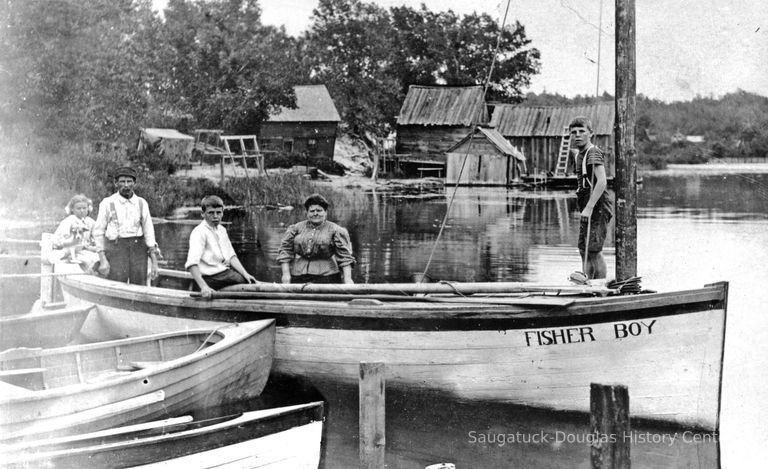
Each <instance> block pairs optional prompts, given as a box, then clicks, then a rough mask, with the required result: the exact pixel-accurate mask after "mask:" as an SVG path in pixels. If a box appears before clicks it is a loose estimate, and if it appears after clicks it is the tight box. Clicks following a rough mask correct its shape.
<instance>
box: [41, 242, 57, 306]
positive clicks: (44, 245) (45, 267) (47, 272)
mask: <svg viewBox="0 0 768 469" xmlns="http://www.w3.org/2000/svg"><path fill="white" fill-rule="evenodd" d="M52 250H53V234H52V233H43V235H42V237H41V239H40V306H42V307H43V308H45V307H46V306H48V305H50V304H53V303H54V302H55V299H56V298H55V290H54V287H55V285H56V279H55V278H54V276H53V264H51V263H50V262H49V259H50V258H51V251H52Z"/></svg>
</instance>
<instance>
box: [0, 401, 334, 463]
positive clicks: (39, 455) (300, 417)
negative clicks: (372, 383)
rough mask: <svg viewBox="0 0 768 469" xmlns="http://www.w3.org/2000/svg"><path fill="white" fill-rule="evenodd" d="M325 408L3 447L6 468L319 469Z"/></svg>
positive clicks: (0, 459) (0, 457)
mask: <svg viewBox="0 0 768 469" xmlns="http://www.w3.org/2000/svg"><path fill="white" fill-rule="evenodd" d="M322 432H323V403H322V402H313V403H309V404H302V405H294V406H287V407H279V408H275V409H266V410H255V411H249V412H245V413H242V414H239V415H232V416H224V417H217V418H211V419H206V420H203V421H200V422H196V421H191V417H179V418H174V419H168V420H164V421H157V422H148V423H144V424H139V425H133V426H129V427H118V428H112V429H109V430H106V431H101V432H96V433H89V434H78V435H73V436H70V437H63V438H54V439H47V440H37V441H31V442H25V443H21V444H15V445H5V446H0V467H4V468H27V467H71V468H85V467H110V468H123V467H136V466H141V467H165V468H168V467H183V468H184V469H199V468H213V467H217V468H219V467H238V468H257V467H258V468H274V469H277V468H285V469H302V468H305V469H309V468H315V469H316V468H317V467H318V465H319V463H320V443H321V439H322Z"/></svg>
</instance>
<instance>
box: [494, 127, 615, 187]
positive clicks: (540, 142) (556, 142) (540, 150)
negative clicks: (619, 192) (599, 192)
mask: <svg viewBox="0 0 768 469" xmlns="http://www.w3.org/2000/svg"><path fill="white" fill-rule="evenodd" d="M507 140H509V142H510V143H511V144H512V145H513V146H515V147H517V148H519V149H520V151H522V152H523V155H525V158H526V166H527V168H528V173H529V174H534V173H537V172H548V171H551V172H553V173H554V172H555V166H557V156H558V153H559V152H560V141H561V138H560V137H507ZM592 143H594V144H595V145H597V146H598V147H600V149H601V150H603V152H605V156H606V158H605V159H606V164H605V169H606V175H607V176H608V177H613V176H614V175H615V172H616V169H615V164H614V156H613V136H612V135H596V136H594V137H593V138H592ZM566 172H567V173H568V174H572V173H573V172H574V168H573V162H572V161H569V164H568V169H567V171H566Z"/></svg>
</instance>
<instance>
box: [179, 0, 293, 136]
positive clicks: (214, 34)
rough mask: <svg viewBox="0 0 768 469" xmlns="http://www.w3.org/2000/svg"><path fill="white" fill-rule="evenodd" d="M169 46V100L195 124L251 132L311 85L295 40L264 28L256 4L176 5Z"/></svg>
mask: <svg viewBox="0 0 768 469" xmlns="http://www.w3.org/2000/svg"><path fill="white" fill-rule="evenodd" d="M165 18H166V22H165V31H164V41H165V42H166V43H167V44H169V46H170V48H171V50H172V53H171V55H170V57H169V64H168V67H169V69H170V73H169V77H168V82H167V84H166V90H165V93H164V102H165V103H166V106H177V107H178V108H180V109H181V110H183V111H186V112H190V113H192V114H193V115H194V116H195V120H196V122H197V123H198V124H200V125H202V126H207V127H222V128H225V129H227V130H229V131H232V132H237V133H243V132H244V133H253V132H254V131H255V130H256V129H257V128H258V126H259V124H260V123H261V122H262V121H264V120H265V119H267V118H268V116H269V114H270V113H274V112H275V111H276V110H277V109H278V108H279V107H282V106H286V107H295V96H294V95H293V85H294V84H298V83H301V82H302V81H305V80H307V78H306V76H307V75H306V73H303V72H302V69H301V64H300V61H299V60H298V58H297V47H298V45H297V42H296V40H295V39H293V38H291V37H290V36H288V35H287V34H286V33H285V30H284V28H280V29H277V28H274V27H270V26H264V25H262V24H261V9H260V8H259V5H258V2H257V1H256V0H223V1H204V0H195V1H188V0H171V1H170V2H169V4H168V8H167V9H166V10H165Z"/></svg>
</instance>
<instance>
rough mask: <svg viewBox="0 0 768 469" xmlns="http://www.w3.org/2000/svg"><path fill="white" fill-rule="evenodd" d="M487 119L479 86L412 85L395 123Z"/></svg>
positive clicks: (456, 122) (463, 122) (464, 123)
mask: <svg viewBox="0 0 768 469" xmlns="http://www.w3.org/2000/svg"><path fill="white" fill-rule="evenodd" d="M478 116H479V117H480V122H477V119H478ZM486 122H488V113H487V111H486V109H485V102H484V99H483V87H482V86H419V85H411V86H409V87H408V94H407V95H406V96H405V100H404V101H403V105H402V107H401V108H400V114H399V115H398V116H397V123H398V125H461V126H470V125H473V124H478V123H480V124H483V123H486Z"/></svg>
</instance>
